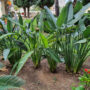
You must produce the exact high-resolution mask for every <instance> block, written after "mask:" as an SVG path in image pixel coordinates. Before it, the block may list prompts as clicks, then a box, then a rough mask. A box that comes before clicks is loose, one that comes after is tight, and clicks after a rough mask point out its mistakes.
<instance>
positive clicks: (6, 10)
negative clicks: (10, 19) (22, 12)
mask: <svg viewBox="0 0 90 90" xmlns="http://www.w3.org/2000/svg"><path fill="white" fill-rule="evenodd" d="M4 4H5V13H6V15H8V11H9V8H8V6H7V0H5V1H4Z"/></svg>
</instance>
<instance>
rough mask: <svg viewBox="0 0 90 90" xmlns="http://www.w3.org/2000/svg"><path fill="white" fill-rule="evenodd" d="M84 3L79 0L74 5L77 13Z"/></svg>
mask: <svg viewBox="0 0 90 90" xmlns="http://www.w3.org/2000/svg"><path fill="white" fill-rule="evenodd" d="M82 6H83V5H82V3H81V2H80V1H77V3H76V5H75V7H74V13H77V12H78V11H79V10H80V9H82Z"/></svg>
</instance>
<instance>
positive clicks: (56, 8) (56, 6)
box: [55, 0, 59, 16]
mask: <svg viewBox="0 0 90 90" xmlns="http://www.w3.org/2000/svg"><path fill="white" fill-rule="evenodd" d="M55 13H56V16H59V1H58V0H55Z"/></svg>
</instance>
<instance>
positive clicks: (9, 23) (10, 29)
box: [7, 20, 13, 32]
mask: <svg viewBox="0 0 90 90" xmlns="http://www.w3.org/2000/svg"><path fill="white" fill-rule="evenodd" d="M12 29H13V26H12V22H11V21H10V20H7V30H8V32H12Z"/></svg>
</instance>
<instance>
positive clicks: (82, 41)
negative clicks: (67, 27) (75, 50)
mask: <svg viewBox="0 0 90 90" xmlns="http://www.w3.org/2000/svg"><path fill="white" fill-rule="evenodd" d="M86 42H87V39H83V40H79V41H78V42H76V43H75V44H77V43H86Z"/></svg>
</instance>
